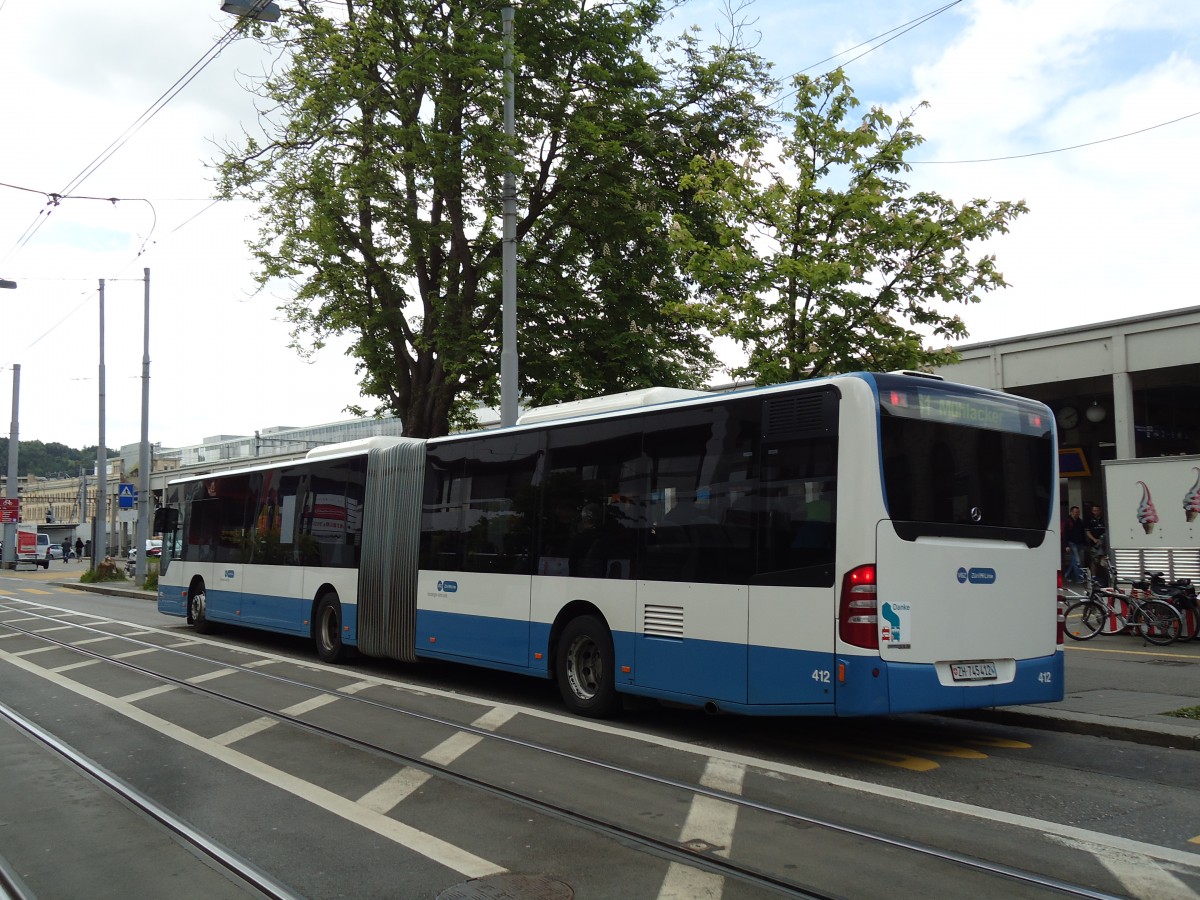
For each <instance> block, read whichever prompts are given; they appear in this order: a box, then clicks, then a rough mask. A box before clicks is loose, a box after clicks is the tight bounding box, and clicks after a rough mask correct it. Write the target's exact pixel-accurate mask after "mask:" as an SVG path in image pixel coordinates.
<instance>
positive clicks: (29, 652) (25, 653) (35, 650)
mask: <svg viewBox="0 0 1200 900" xmlns="http://www.w3.org/2000/svg"><path fill="white" fill-rule="evenodd" d="M58 649H59V647H58V646H57V645H55V644H51V645H50V646H48V647H34V648H33V649H32V650H21V651H19V652H17V653H14V654H13V656H33V654H35V653H45V652H46V651H47V650H58Z"/></svg>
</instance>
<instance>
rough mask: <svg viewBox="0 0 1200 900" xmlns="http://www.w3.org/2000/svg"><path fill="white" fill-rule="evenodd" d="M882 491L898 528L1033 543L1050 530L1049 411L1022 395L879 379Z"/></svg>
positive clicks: (1051, 453)
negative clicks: (985, 532)
mask: <svg viewBox="0 0 1200 900" xmlns="http://www.w3.org/2000/svg"><path fill="white" fill-rule="evenodd" d="M877 380H878V383H879V396H880V428H879V430H880V444H881V451H882V463H883V483H884V495H885V499H886V502H887V509H888V514H889V516H890V517H891V518H892V519H893V520H894V521H895V522H897V525H898V527H897V530H898V531H900V532H901V533H904V532H905V531H906V530H907V531H908V532H910V533H912V532H913V528H912V527H909V528H907V529H906V528H905V527H904V525H905V524H907V525H909V526H912V525H916V524H919V525H920V526H923V527H920V528H919V529H917V531H919V533H921V534H942V535H953V534H962V535H966V534H973V535H974V536H977V537H982V536H983V533H981V529H989V530H992V529H1002V530H1005V531H1008V532H1010V533H1009V534H1008V535H1005V534H1003V533H993V536H996V537H1002V538H1003V537H1006V536H1007V537H1010V538H1012V539H1020V540H1024V541H1026V542H1027V543H1029V542H1031V541H1032V542H1034V543H1040V542H1041V538H1039V537H1035V535H1036V534H1038V533H1042V534H1044V532H1045V531H1046V529H1047V528H1049V526H1050V521H1051V512H1052V509H1053V503H1052V499H1053V495H1054V485H1053V478H1054V434H1053V429H1052V427H1051V420H1050V415H1049V413H1048V412H1047V411H1046V410H1045V408H1044V407H1042V406H1040V405H1039V404H1036V403H1033V402H1031V401H1028V400H1024V399H1022V398H1018V397H1010V396H1004V395H1000V394H995V393H991V392H986V391H974V390H972V389H969V388H963V387H960V386H957V385H955V386H946V385H943V384H942V383H940V382H937V381H928V382H921V383H919V384H917V385H914V384H913V383H912V380H911V379H905V380H904V381H903V382H901V383H899V384H891V383H890V382H891V381H892V379H890V378H888V377H886V376H879V377H878V379H877Z"/></svg>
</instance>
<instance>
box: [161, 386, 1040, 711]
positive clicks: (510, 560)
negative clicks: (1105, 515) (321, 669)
mask: <svg viewBox="0 0 1200 900" xmlns="http://www.w3.org/2000/svg"><path fill="white" fill-rule="evenodd" d="M1056 446H1057V443H1056V437H1055V430H1054V422H1053V417H1052V416H1051V414H1050V411H1049V410H1048V409H1047V408H1046V407H1045V406H1043V405H1042V404H1040V403H1036V402H1034V401H1031V400H1027V399H1024V398H1021V397H1015V396H1011V395H1007V394H1003V393H998V392H994V391H987V390H981V389H978V388H974V387H966V386H963V385H956V384H951V383H948V382H945V381H942V380H941V379H937V378H934V377H931V376H921V375H917V374H911V373H892V374H853V375H839V376H835V377H830V378H824V379H815V380H812V381H807V382H801V383H796V384H787V385H779V386H774V387H767V388H754V389H748V390H741V391H734V392H729V393H723V394H711V393H702V392H664V391H662V390H661V389H652V390H650V391H647V392H633V393H631V394H626V395H618V396H617V397H615V398H599V399H598V400H595V401H581V402H579V403H573V404H563V405H562V406H561V407H551V408H547V409H543V410H535V411H532V412H531V413H528V414H526V415H525V416H524V417H523V418H522V420H521V422H520V423H519V424H518V425H516V426H514V427H512V428H506V429H501V430H494V431H484V432H478V433H471V434H462V435H454V436H450V437H445V438H437V439H433V440H415V439H406V438H371V439H368V440H366V441H358V442H352V443H349V444H342V445H334V446H329V447H323V448H320V449H318V450H314V451H312V452H310V453H309V454H308V455H307V457H306V458H304V459H302V460H296V461H291V462H282V463H272V464H269V465H259V466H254V467H252V468H246V469H241V470H236V471H229V472H221V473H219V474H210V475H198V476H194V477H187V478H181V479H179V480H177V481H174V482H172V483H171V484H170V485H169V487H168V493H167V498H166V505H165V507H164V508H163V509H161V510H159V512H158V515H157V516H156V530H157V531H160V532H162V534H163V538H164V543H163V554H162V560H161V570H160V573H159V593H158V606H159V609H160V611H162V612H163V613H166V614H168V615H175V616H186V617H187V619H188V621H189V622H190V623H191V624H192V625H193V626H194V627H195V628H196V630H198V631H201V632H204V631H207V630H208V629H210V628H211V627H212V626H213V625H214V624H215V623H230V624H236V625H243V626H250V627H253V628H261V629H266V630H269V631H277V632H283V633H287V634H294V635H302V636H305V637H311V638H312V639H313V640H314V641H315V644H316V649H317V653H318V655H319V656H320V658H321V659H323V660H325V661H328V662H336V661H338V660H340V659H341V658H342V657H343V655H344V654H345V653H346V651H347V649H348V648H350V647H355V648H357V649H358V651H359V652H361V653H364V654H367V655H370V656H379V657H389V658H392V659H395V660H399V661H404V662H413V661H417V660H421V659H438V660H449V661H454V662H461V663H468V664H472V665H478V666H486V667H491V668H495V669H503V670H505V671H509V672H520V673H525V674H529V675H534V676H537V677H541V678H548V679H553V680H554V681H555V682H556V683H557V686H558V689H559V691H560V693H561V695H562V697H563V700H564V702H565V703H566V705H567V706H568V707H569V708H570V709H571V710H573V711H575V712H577V713H580V714H584V715H593V716H603V715H607V714H610V713H612V712H613V711H614V710H616V709H617V708H618V707H619V704H620V702H621V695H623V694H636V695H642V696H646V697H653V698H660V699H662V700H668V701H673V702H676V703H681V704H688V705H694V706H698V707H705V708H707V709H709V710H712V711H728V712H736V713H744V714H760V715H840V716H859V715H879V714H890V713H901V712H914V711H926V710H943V709H962V708H973V707H986V706H995V705H1010V704H1019V703H1039V702H1046V701H1053V700H1059V699H1061V698H1062V696H1063V678H1062V673H1063V654H1062V634H1061V628H1060V625H1059V617H1058V603H1057V601H1058V595H1057V583H1056V577H1057V570H1058V568H1059V562H1060V553H1059V540H1058V536H1057V534H1056V527H1057V525H1056V522H1055V520H1056V516H1055V515H1054V508H1055V500H1056V495H1057V480H1058V479H1057V454H1056V452H1055V451H1056Z"/></svg>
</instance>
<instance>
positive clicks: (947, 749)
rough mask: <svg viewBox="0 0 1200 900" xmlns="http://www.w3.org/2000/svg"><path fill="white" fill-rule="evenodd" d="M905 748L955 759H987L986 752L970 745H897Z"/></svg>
mask: <svg viewBox="0 0 1200 900" xmlns="http://www.w3.org/2000/svg"><path fill="white" fill-rule="evenodd" d="M897 746H899V747H901V748H903V749H905V750H913V751H914V752H916V753H931V754H933V755H934V756H950V757H953V758H955V759H987V754H986V753H980V752H979V751H978V750H971V749H970V748H968V747H955V746H954V745H953V744H923V743H919V742H918V743H915V744H899V745H897Z"/></svg>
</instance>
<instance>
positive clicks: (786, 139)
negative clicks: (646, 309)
mask: <svg viewBox="0 0 1200 900" xmlns="http://www.w3.org/2000/svg"><path fill="white" fill-rule="evenodd" d="M793 88H794V90H795V107H794V111H793V112H791V113H788V114H787V115H785V116H783V128H782V129H781V133H779V134H778V135H772V133H771V132H770V131H764V132H763V133H761V134H760V135H758V137H757V138H756V139H753V140H749V141H746V142H745V143H744V144H743V146H742V152H741V154H740V155H739V156H730V157H723V158H715V159H714V158H705V157H697V158H696V159H695V160H694V163H693V167H692V171H691V173H690V174H689V175H688V176H687V178H686V179H685V186H686V187H689V188H691V189H693V190H695V191H696V192H697V195H698V199H699V203H700V205H702V206H704V207H706V210H707V211H708V212H709V213H711V214H713V215H715V216H716V217H717V218H719V219H720V220H721V221H722V222H723V223H724V224H723V226H722V227H721V228H720V229H719V233H718V234H717V236H716V238H715V239H714V238H712V237H706V236H704V235H702V234H700V233H698V232H697V231H696V230H695V229H694V228H693V227H692V222H691V221H690V220H689V219H688V218H687V217H686V216H684V215H680V216H678V217H677V218H676V222H675V232H674V234H675V243H676V247H677V248H678V249H679V250H680V251H681V253H682V254H683V257H684V259H685V260H686V263H685V265H686V268H687V271H688V272H689V274H690V275H691V276H692V277H694V278H695V279H696V281H697V283H698V284H699V285H700V286H701V287H702V288H704V289H706V290H709V291H711V292H713V293H714V294H715V295H716V296H717V298H718V301H717V304H716V306H715V308H714V309H713V310H712V313H711V316H710V320H709V321H710V325H711V327H712V328H713V329H714V330H715V331H716V332H718V333H720V334H723V335H726V336H728V337H731V338H733V339H734V340H736V341H737V342H738V343H739V344H740V345H741V347H742V348H743V349H744V350H745V351H746V354H747V362H746V364H745V365H744V366H741V367H738V368H737V369H736V370H734V371H733V374H734V375H735V376H737V377H748V378H753V379H755V380H756V381H758V382H759V383H760V384H770V383H776V382H782V381H792V380H796V379H799V378H805V377H811V376H817V375H825V374H830V373H834V372H846V371H853V370H856V369H875V370H889V369H900V368H904V369H923V368H927V367H930V366H933V365H937V364H941V363H945V362H950V361H951V360H952V359H953V358H954V353H953V351H952V350H950V349H949V348H948V347H943V348H941V349H938V348H930V347H928V346H927V345H926V341H927V340H939V341H943V340H944V341H946V342H948V341H951V340H955V339H961V338H963V337H965V336H966V334H967V331H966V327H965V325H964V323H963V321H962V319H961V318H960V317H959V316H958V315H957V314H956V313H955V311H954V310H953V309H952V307H953V306H954V305H956V304H965V303H977V302H979V300H980V299H981V297H980V295H981V294H982V293H985V292H987V291H992V290H995V289H996V288H1000V287H1004V286H1006V284H1005V281H1004V278H1003V276H1002V275H1001V273H1000V271H999V270H998V269H997V268H996V264H995V262H996V261H995V257H994V256H990V255H986V254H984V255H979V256H975V257H972V255H971V252H970V248H971V245H973V244H976V243H977V242H981V241H984V240H986V239H987V238H989V237H991V236H993V235H996V234H1000V233H1004V232H1006V231H1007V230H1008V224H1009V222H1011V221H1012V220H1013V219H1014V218H1015V217H1016V216H1018V215H1020V214H1021V213H1023V212H1025V211H1026V207H1025V204H1024V202H1015V203H1014V202H1008V201H1001V202H995V203H993V202H990V201H987V200H972V201H970V202H968V203H965V204H963V205H961V206H958V205H956V204H955V203H953V202H952V201H950V200H948V199H946V198H945V197H942V196H939V195H938V194H936V193H934V192H931V191H911V190H909V185H907V184H906V183H905V182H904V181H903V180H902V179H901V174H902V173H904V172H907V171H909V167H908V165H906V164H905V162H904V157H905V154H906V153H908V152H909V151H910V150H912V149H913V148H914V147H916V146H918V145H919V144H920V143H921V142H922V138H921V137H920V136H919V135H917V134H916V133H915V132H914V131H913V129H912V120H911V117H910V116H905V117H904V118H902V119H900V120H899V121H897V122H893V120H892V118H891V117H889V116H888V115H887V114H886V113H884V111H883V110H881V109H878V108H873V109H871V110H869V111H868V112H867V113H866V114H864V115H861V116H856V115H855V109H856V107H857V106H858V101H857V100H856V99H855V97H854V94H853V92H852V90H851V88H850V85H849V83H848V82H847V80H846V78H845V76H844V74H843V73H842V72H841V70H837V71H834V72H831V73H829V74H827V75H824V76H822V77H819V78H808V77H806V76H797V77H796V78H795V79H794V80H793ZM773 137H775V138H777V139H776V140H772V138H773ZM710 227H711V226H710V224H709V220H706V222H705V229H706V230H707V229H709V228H710Z"/></svg>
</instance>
